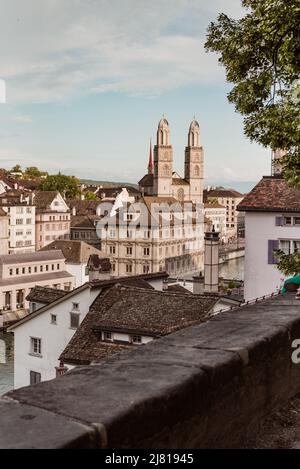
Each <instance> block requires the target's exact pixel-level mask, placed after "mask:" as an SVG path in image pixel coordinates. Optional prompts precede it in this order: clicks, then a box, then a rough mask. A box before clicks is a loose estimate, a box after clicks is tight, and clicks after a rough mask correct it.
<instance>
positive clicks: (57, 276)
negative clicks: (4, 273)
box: [0, 270, 74, 287]
mask: <svg viewBox="0 0 300 469" xmlns="http://www.w3.org/2000/svg"><path fill="white" fill-rule="evenodd" d="M72 278H74V277H73V275H72V274H70V273H69V272H67V271H66V270H59V271H56V272H44V273H40V274H31V275H18V276H17V277H16V276H15V277H9V278H4V279H0V286H1V287H2V286H9V285H21V284H23V283H28V284H31V285H32V284H35V283H38V282H42V281H44V282H49V281H50V280H51V281H52V280H53V281H54V280H57V282H58V283H59V282H60V281H61V280H62V279H65V280H71V279H72Z"/></svg>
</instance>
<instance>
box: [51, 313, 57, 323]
mask: <svg viewBox="0 0 300 469" xmlns="http://www.w3.org/2000/svg"><path fill="white" fill-rule="evenodd" d="M51 324H55V325H56V324H57V315H56V314H51Z"/></svg>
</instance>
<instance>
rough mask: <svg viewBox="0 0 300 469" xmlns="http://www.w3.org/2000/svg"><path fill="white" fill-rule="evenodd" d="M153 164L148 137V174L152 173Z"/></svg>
mask: <svg viewBox="0 0 300 469" xmlns="http://www.w3.org/2000/svg"><path fill="white" fill-rule="evenodd" d="M153 169H154V164H153V158H152V142H151V139H150V152H149V163H148V174H153Z"/></svg>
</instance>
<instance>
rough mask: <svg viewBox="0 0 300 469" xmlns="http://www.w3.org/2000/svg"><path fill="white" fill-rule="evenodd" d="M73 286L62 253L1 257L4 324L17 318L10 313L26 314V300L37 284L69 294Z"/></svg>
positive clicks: (0, 300) (0, 302)
mask: <svg viewBox="0 0 300 469" xmlns="http://www.w3.org/2000/svg"><path fill="white" fill-rule="evenodd" d="M74 283H75V279H74V277H73V275H71V274H70V273H69V272H67V270H66V264H65V258H64V255H63V253H62V252H61V251H47V252H32V253H23V254H9V255H6V256H0V315H5V317H4V318H2V319H3V321H4V322H5V321H6V320H15V319H17V317H15V316H13V315H12V316H10V315H9V313H14V312H16V311H18V312H20V311H25V312H26V310H27V309H28V307H29V304H28V301H27V300H26V297H27V295H28V294H29V293H30V290H31V289H32V288H34V287H35V286H36V285H40V286H47V287H52V288H57V289H63V290H67V291H69V290H71V289H72V288H74Z"/></svg>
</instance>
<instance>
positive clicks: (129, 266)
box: [126, 264, 132, 274]
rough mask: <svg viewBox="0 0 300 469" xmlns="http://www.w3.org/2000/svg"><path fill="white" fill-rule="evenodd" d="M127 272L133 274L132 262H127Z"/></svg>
mask: <svg viewBox="0 0 300 469" xmlns="http://www.w3.org/2000/svg"><path fill="white" fill-rule="evenodd" d="M126 273H127V274H131V273H132V265H131V264H126Z"/></svg>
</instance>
